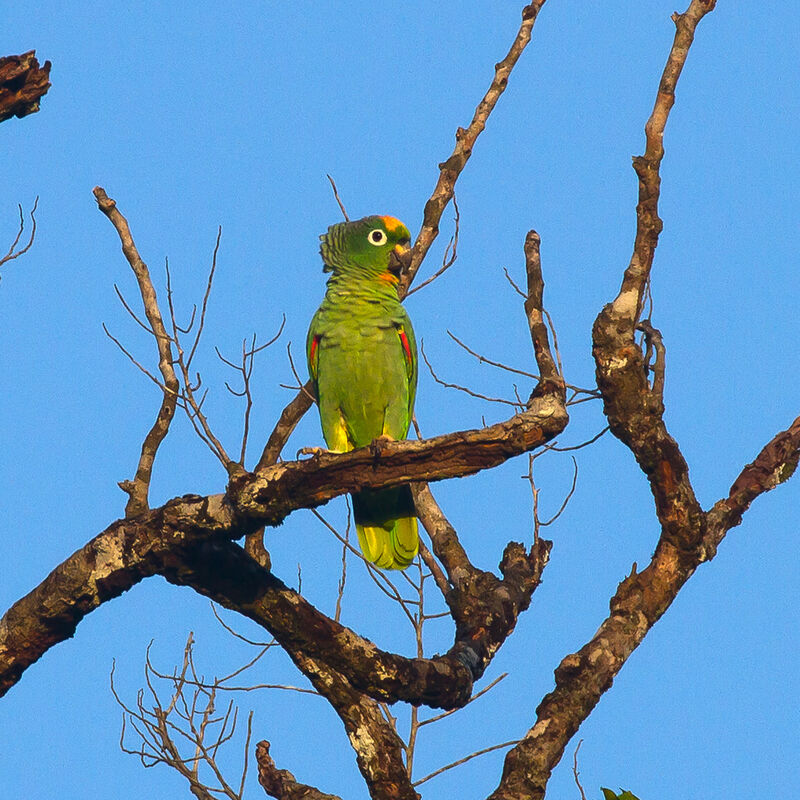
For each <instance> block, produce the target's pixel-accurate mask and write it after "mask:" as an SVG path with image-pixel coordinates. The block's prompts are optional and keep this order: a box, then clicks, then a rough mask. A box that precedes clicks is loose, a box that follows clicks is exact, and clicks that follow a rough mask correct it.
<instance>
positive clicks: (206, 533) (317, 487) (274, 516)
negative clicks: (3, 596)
mask: <svg viewBox="0 0 800 800" xmlns="http://www.w3.org/2000/svg"><path fill="white" fill-rule="evenodd" d="M565 422H566V414H565V412H564V410H563V406H561V405H560V404H559V403H558V402H557V401H556V400H555V399H554V398H553V397H552V396H549V397H548V396H545V397H540V398H534V399H533V400H532V401H531V409H530V410H529V411H526V412H523V413H521V414H517V415H516V416H515V417H512V418H511V419H510V420H508V421H506V422H503V423H499V424H497V425H493V426H491V427H489V428H484V429H482V430H477V431H460V432H457V433H452V434H448V435H447V436H439V437H436V438H434V439H429V440H422V441H403V442H392V443H389V444H387V445H386V446H385V447H384V448H383V449H382V450H381V451H380V452H378V451H376V450H374V449H373V448H371V447H368V448H361V449H360V450H354V451H352V452H350V453H343V454H324V455H321V456H317V457H314V458H312V459H309V460H307V461H303V462H287V463H284V464H279V465H277V466H275V467H272V468H270V469H268V470H266V471H265V472H264V473H263V474H261V475H245V476H243V477H241V478H237V479H235V481H232V483H231V485H230V487H229V493H228V495H227V496H226V497H222V496H220V495H215V496H211V497H199V496H196V495H186V496H184V497H183V498H178V499H176V500H172V501H170V502H169V503H167V504H166V505H165V506H163V507H161V508H158V509H154V510H153V511H149V512H146V513H144V514H142V515H140V516H138V517H136V518H132V519H126V520H120V521H118V522H115V523H114V524H113V525H111V526H110V527H109V528H108V529H107V530H106V531H104V532H103V533H102V534H100V535H99V536H97V537H96V538H95V539H93V540H92V541H91V542H89V543H88V544H87V545H86V546H85V547H84V548H82V549H81V550H79V551H78V552H77V553H75V554H73V555H72V556H70V558H68V559H67V560H66V561H65V562H64V563H63V564H61V565H60V566H58V567H56V569H55V570H53V572H52V573H51V574H50V576H49V577H48V578H47V579H46V580H45V581H44V582H43V583H42V584H40V585H39V586H38V587H37V588H36V589H34V590H33V591H32V592H31V593H30V594H28V595H27V596H26V597H24V598H22V599H21V600H19V601H18V602H17V603H15V604H14V606H12V608H11V609H10V610H9V611H8V613H7V614H6V616H5V617H4V618H3V620H0V692H5V691H7V690H8V688H9V687H10V686H12V685H13V684H14V683H16V681H17V680H18V679H19V677H20V675H21V674H22V672H23V671H24V670H25V669H26V668H27V667H28V666H29V665H30V664H31V663H33V662H34V661H36V660H37V659H38V658H39V657H40V656H41V655H42V654H43V653H44V652H45V651H46V650H48V649H49V648H50V647H52V646H53V645H54V644H56V643H58V642H60V641H63V640H64V639H66V638H68V637H70V636H72V634H73V633H74V631H75V628H76V626H77V624H78V623H79V622H80V620H81V619H82V618H83V617H84V616H85V615H86V614H87V613H89V612H90V611H92V610H94V609H95V608H97V607H98V606H99V605H100V604H101V603H103V602H105V601H106V600H108V599H111V598H112V597H116V596H118V595H119V594H121V593H122V592H123V591H125V590H126V589H129V588H130V587H131V586H133V585H134V584H135V583H137V582H138V581H139V580H141V579H142V578H144V577H146V576H148V575H152V574H153V573H154V572H155V571H157V570H162V569H165V568H166V566H169V565H170V564H175V563H177V562H179V561H180V556H179V555H177V550H178V549H179V548H181V547H186V546H190V545H192V544H194V543H197V542H201V541H208V540H214V539H216V540H223V539H238V538H240V537H241V536H244V535H246V534H248V533H251V532H252V531H254V530H256V529H257V528H258V527H260V526H262V525H276V524H279V523H280V521H281V520H283V519H284V518H285V517H286V516H287V514H289V513H290V512H291V511H293V510H295V509H297V508H302V507H310V506H316V505H319V504H321V503H324V502H326V501H327V500H329V499H330V498H332V497H335V496H337V495H340V494H343V493H345V492H349V491H352V490H353V489H355V488H361V487H364V486H369V487H372V488H381V487H384V486H397V485H399V484H402V483H407V482H409V481H413V480H439V479H441V478H446V477H456V476H461V475H468V474H472V473H474V472H477V471H478V470H480V469H485V468H487V467H490V466H495V465H496V464H499V463H501V462H502V461H505V460H506V459H507V458H510V457H512V456H513V455H518V454H519V453H522V452H525V451H526V450H529V449H531V448H533V447H536V446H538V445H540V444H542V443H544V442H545V441H547V440H549V439H551V438H552V437H554V436H556V435H558V433H560V431H561V430H562V429H563V426H564V424H565ZM234 509H236V511H234ZM290 629H291V626H290ZM311 652H313V651H311ZM343 658H345V657H344V656H343ZM398 658H399V657H398ZM345 660H346V658H345ZM337 664H338V662H337ZM456 666H457V671H458V672H459V674H462V673H463V667H462V666H461V665H460V664H459V665H456ZM344 668H345V666H344V665H342V669H344ZM375 679H376V680H378V681H380V679H381V676H380V675H378V676H376V678H375ZM422 680H423V682H424V681H425V680H426V679H425V678H424V677H423V679H422ZM459 681H460V683H458V682H457V684H456V686H455V688H454V689H453V687H452V685H451V686H450V688H449V689H448V690H447V691H446V692H445V696H444V697H445V699H444V700H442V699H441V696H440V697H439V701H440V702H444V703H450V704H455V703H457V702H459V698H462V697H463V698H464V699H466V697H467V696H468V694H469V691H470V689H471V682H472V676H471V674H469V671H467V672H466V673H463V676H462V678H460V679H459ZM390 682H391V681H390ZM445 682H446V681H445ZM437 685H438V684H437ZM359 688H364V687H359ZM391 691H394V689H392V690H391ZM439 691H440V690H439V689H438V688H437V689H435V690H434V691H433V694H434V695H438V694H439ZM376 693H378V689H377V688H376ZM382 696H386V691H384V694H383V695H382ZM448 698H449V699H448ZM431 701H432V702H433V700H431ZM418 702H426V701H425V700H419V701H418Z"/></svg>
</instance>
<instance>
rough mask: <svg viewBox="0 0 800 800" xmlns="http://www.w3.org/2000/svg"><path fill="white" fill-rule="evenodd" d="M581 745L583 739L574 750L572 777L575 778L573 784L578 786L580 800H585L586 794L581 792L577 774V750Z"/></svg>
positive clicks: (581, 788)
mask: <svg viewBox="0 0 800 800" xmlns="http://www.w3.org/2000/svg"><path fill="white" fill-rule="evenodd" d="M582 744H583V739H581V740H580V741H579V742H578V746H577V747H576V748H575V753H574V754H573V756H572V775H573V777H574V778H575V783H576V784H577V786H578V791H580V793H581V800H586V794H585V792H584V791H583V786H581V780H580V775H579V773H578V750H580V749H581V745H582Z"/></svg>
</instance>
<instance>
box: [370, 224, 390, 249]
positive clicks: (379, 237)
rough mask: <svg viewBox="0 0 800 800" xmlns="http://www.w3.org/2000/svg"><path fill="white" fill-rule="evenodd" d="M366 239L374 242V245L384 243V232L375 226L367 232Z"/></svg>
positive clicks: (377, 245) (371, 242) (378, 245)
mask: <svg viewBox="0 0 800 800" xmlns="http://www.w3.org/2000/svg"><path fill="white" fill-rule="evenodd" d="M367 241H368V242H369V243H370V244H374V245H375V247H380V245H382V244H386V234H385V233H384V232H383V231H382V230H381V229H380V228H375V230H374V231H370V232H369V233H368V234H367Z"/></svg>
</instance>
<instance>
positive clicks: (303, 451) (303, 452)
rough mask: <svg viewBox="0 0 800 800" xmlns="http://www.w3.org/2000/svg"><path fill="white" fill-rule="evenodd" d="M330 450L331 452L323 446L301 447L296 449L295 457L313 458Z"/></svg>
mask: <svg viewBox="0 0 800 800" xmlns="http://www.w3.org/2000/svg"><path fill="white" fill-rule="evenodd" d="M330 452H331V451H330V450H326V449H325V448H324V447H301V448H300V449H299V450H298V451H297V456H296V458H297V459H298V461H299V460H300V456H311V457H312V458H313V457H314V456H321V455H324V454H325V453H330Z"/></svg>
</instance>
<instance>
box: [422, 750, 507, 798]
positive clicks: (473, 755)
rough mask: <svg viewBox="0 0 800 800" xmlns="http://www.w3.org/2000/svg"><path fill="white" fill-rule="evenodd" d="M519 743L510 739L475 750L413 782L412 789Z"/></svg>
mask: <svg viewBox="0 0 800 800" xmlns="http://www.w3.org/2000/svg"><path fill="white" fill-rule="evenodd" d="M519 742H520V740H519V739H512V740H511V741H510V742H502V743H501V744H494V745H492V746H491V747H484V748H483V750H476V751H475V752H474V753H470V754H469V755H468V756H464V758H460V759H458V761H453V762H452V763H451V764H447V765H445V766H444V767H440V768H439V769H437V770H435V771H434V772H431V773H430V774H429V775H426V776H425V777H424V778H420V779H419V780H418V781H414V787H415V788H416V787H417V786H420V785H421V784H423V783H425V781H429V780H430V779H431V778H435V777H436V776H437V775H441V774H442V773H443V772H447V770H449V769H453V767H460V766H461V765H462V764H466V763H467V761H472V759H473V758H477V757H478V756H482V755H485V754H486V753H491V752H492V751H494V750H501V749H502V748H504V747H511V746H512V745H515V744H519Z"/></svg>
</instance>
